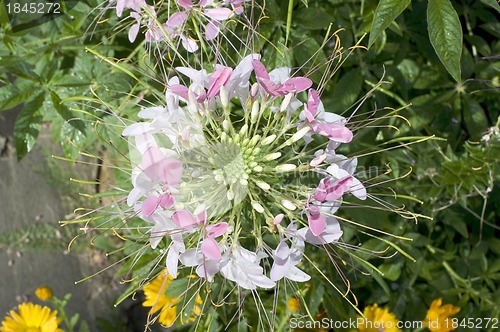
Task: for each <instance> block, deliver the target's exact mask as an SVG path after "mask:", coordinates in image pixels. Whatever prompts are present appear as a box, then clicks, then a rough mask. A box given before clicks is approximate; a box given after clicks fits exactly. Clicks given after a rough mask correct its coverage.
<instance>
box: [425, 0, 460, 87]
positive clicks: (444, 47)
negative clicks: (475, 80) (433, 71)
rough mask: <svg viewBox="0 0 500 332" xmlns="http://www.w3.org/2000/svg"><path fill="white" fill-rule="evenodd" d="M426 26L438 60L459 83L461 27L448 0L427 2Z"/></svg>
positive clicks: (430, 0)
mask: <svg viewBox="0 0 500 332" xmlns="http://www.w3.org/2000/svg"><path fill="white" fill-rule="evenodd" d="M427 25H428V30H429V38H430V41H431V44H432V47H433V48H434V50H435V51H436V54H437V55H438V57H439V60H441V62H442V63H443V65H444V67H445V68H446V70H447V71H448V73H450V75H451V76H452V77H453V78H454V79H455V81H457V82H460V80H461V71H460V57H461V55H462V40H463V35H462V26H461V25H460V20H459V18H458V14H457V12H456V11H455V9H454V8H453V6H452V5H451V2H450V1H449V0H429V4H428V6H427Z"/></svg>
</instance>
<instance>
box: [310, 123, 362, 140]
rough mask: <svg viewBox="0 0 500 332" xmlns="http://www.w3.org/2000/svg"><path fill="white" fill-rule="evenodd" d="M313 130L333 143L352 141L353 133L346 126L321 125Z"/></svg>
mask: <svg viewBox="0 0 500 332" xmlns="http://www.w3.org/2000/svg"><path fill="white" fill-rule="evenodd" d="M313 130H314V131H315V132H316V133H318V134H320V135H323V136H326V137H328V138H329V139H331V140H332V141H335V142H340V143H349V142H350V141H352V137H353V135H352V131H350V130H349V128H347V127H346V126H344V125H341V124H337V123H321V124H318V125H316V126H314V128H313Z"/></svg>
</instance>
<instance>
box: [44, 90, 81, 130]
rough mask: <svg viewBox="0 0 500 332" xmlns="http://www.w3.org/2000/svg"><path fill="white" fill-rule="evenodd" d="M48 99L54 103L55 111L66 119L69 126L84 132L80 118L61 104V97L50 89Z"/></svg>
mask: <svg viewBox="0 0 500 332" xmlns="http://www.w3.org/2000/svg"><path fill="white" fill-rule="evenodd" d="M50 100H51V101H52V104H53V105H54V108H55V109H56V111H57V113H59V115H60V116H61V117H62V118H63V119H64V120H66V121H67V122H68V123H69V124H70V125H71V126H73V127H74V128H75V129H77V130H78V131H80V132H81V133H82V134H85V124H84V123H83V121H82V120H81V119H78V118H77V117H76V115H75V114H73V112H71V111H70V109H69V108H67V107H66V105H64V104H62V102H61V98H59V96H58V95H57V94H56V93H55V92H54V91H50Z"/></svg>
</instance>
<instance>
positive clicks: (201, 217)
mask: <svg viewBox="0 0 500 332" xmlns="http://www.w3.org/2000/svg"><path fill="white" fill-rule="evenodd" d="M196 219H197V220H198V224H200V225H205V224H206V222H207V210H203V211H202V212H201V213H199V214H198V215H197V216H196Z"/></svg>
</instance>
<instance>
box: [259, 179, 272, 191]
mask: <svg viewBox="0 0 500 332" xmlns="http://www.w3.org/2000/svg"><path fill="white" fill-rule="evenodd" d="M255 184H256V185H257V186H258V187H259V188H260V189H262V190H266V191H267V190H269V189H271V186H270V185H269V184H268V183H267V182H264V181H255Z"/></svg>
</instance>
